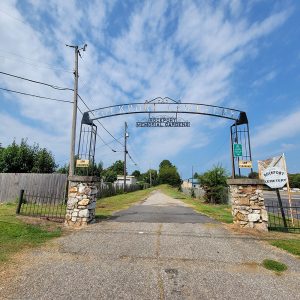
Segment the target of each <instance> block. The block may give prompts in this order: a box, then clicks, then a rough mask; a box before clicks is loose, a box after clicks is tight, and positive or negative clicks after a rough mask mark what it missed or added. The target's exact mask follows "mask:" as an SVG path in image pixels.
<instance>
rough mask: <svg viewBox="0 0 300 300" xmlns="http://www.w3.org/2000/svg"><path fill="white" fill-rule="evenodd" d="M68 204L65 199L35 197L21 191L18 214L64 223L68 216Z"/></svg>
mask: <svg viewBox="0 0 300 300" xmlns="http://www.w3.org/2000/svg"><path fill="white" fill-rule="evenodd" d="M66 203H67V199H66V198H65V197H54V196H47V195H39V194H36V195H35V194H33V193H29V192H27V191H24V190H21V191H20V196H19V202H18V207H17V211H16V213H17V214H20V215H24V216H31V217H40V218H45V219H47V220H51V221H56V222H63V221H64V218H65V214H66V205H67V204H66Z"/></svg>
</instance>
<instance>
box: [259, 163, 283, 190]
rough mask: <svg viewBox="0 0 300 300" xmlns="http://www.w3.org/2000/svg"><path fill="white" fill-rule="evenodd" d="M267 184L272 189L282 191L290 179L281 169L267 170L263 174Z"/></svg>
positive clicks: (271, 168)
mask: <svg viewBox="0 0 300 300" xmlns="http://www.w3.org/2000/svg"><path fill="white" fill-rule="evenodd" d="M262 177H263V180H264V181H265V184H266V185H267V186H269V187H270V188H272V189H280V188H282V187H284V186H285V185H286V183H287V180H288V177H287V173H286V171H285V170H284V169H282V168H279V167H270V168H266V169H265V170H264V171H263V174H262Z"/></svg>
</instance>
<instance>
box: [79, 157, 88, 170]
mask: <svg viewBox="0 0 300 300" xmlns="http://www.w3.org/2000/svg"><path fill="white" fill-rule="evenodd" d="M89 165H90V161H89V160H88V159H77V160H76V168H88V167H89Z"/></svg>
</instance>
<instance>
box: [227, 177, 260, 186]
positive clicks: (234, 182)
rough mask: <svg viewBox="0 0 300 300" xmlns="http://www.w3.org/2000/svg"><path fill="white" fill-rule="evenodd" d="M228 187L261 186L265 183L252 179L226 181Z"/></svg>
mask: <svg viewBox="0 0 300 300" xmlns="http://www.w3.org/2000/svg"><path fill="white" fill-rule="evenodd" d="M226 182H227V184H228V185H263V184H265V182H264V181H263V180H262V179H252V178H235V179H227V181H226Z"/></svg>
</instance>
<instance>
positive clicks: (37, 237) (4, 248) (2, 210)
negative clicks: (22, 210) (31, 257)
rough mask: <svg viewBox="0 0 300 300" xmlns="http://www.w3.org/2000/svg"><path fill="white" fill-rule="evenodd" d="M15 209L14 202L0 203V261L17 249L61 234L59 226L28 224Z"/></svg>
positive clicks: (35, 244)
mask: <svg viewBox="0 0 300 300" xmlns="http://www.w3.org/2000/svg"><path fill="white" fill-rule="evenodd" d="M15 211H16V205H15V204H1V205H0V263H1V262H5V261H7V260H8V259H9V257H10V256H11V255H12V254H14V253H16V252H18V251H21V250H23V249H25V248H28V247H35V246H37V245H40V244H42V243H44V242H46V241H47V240H49V239H51V238H54V237H58V236H60V235H61V228H60V226H53V225H52V226H47V225H45V224H28V223H26V221H25V219H22V218H20V217H17V216H16V213H15Z"/></svg>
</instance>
